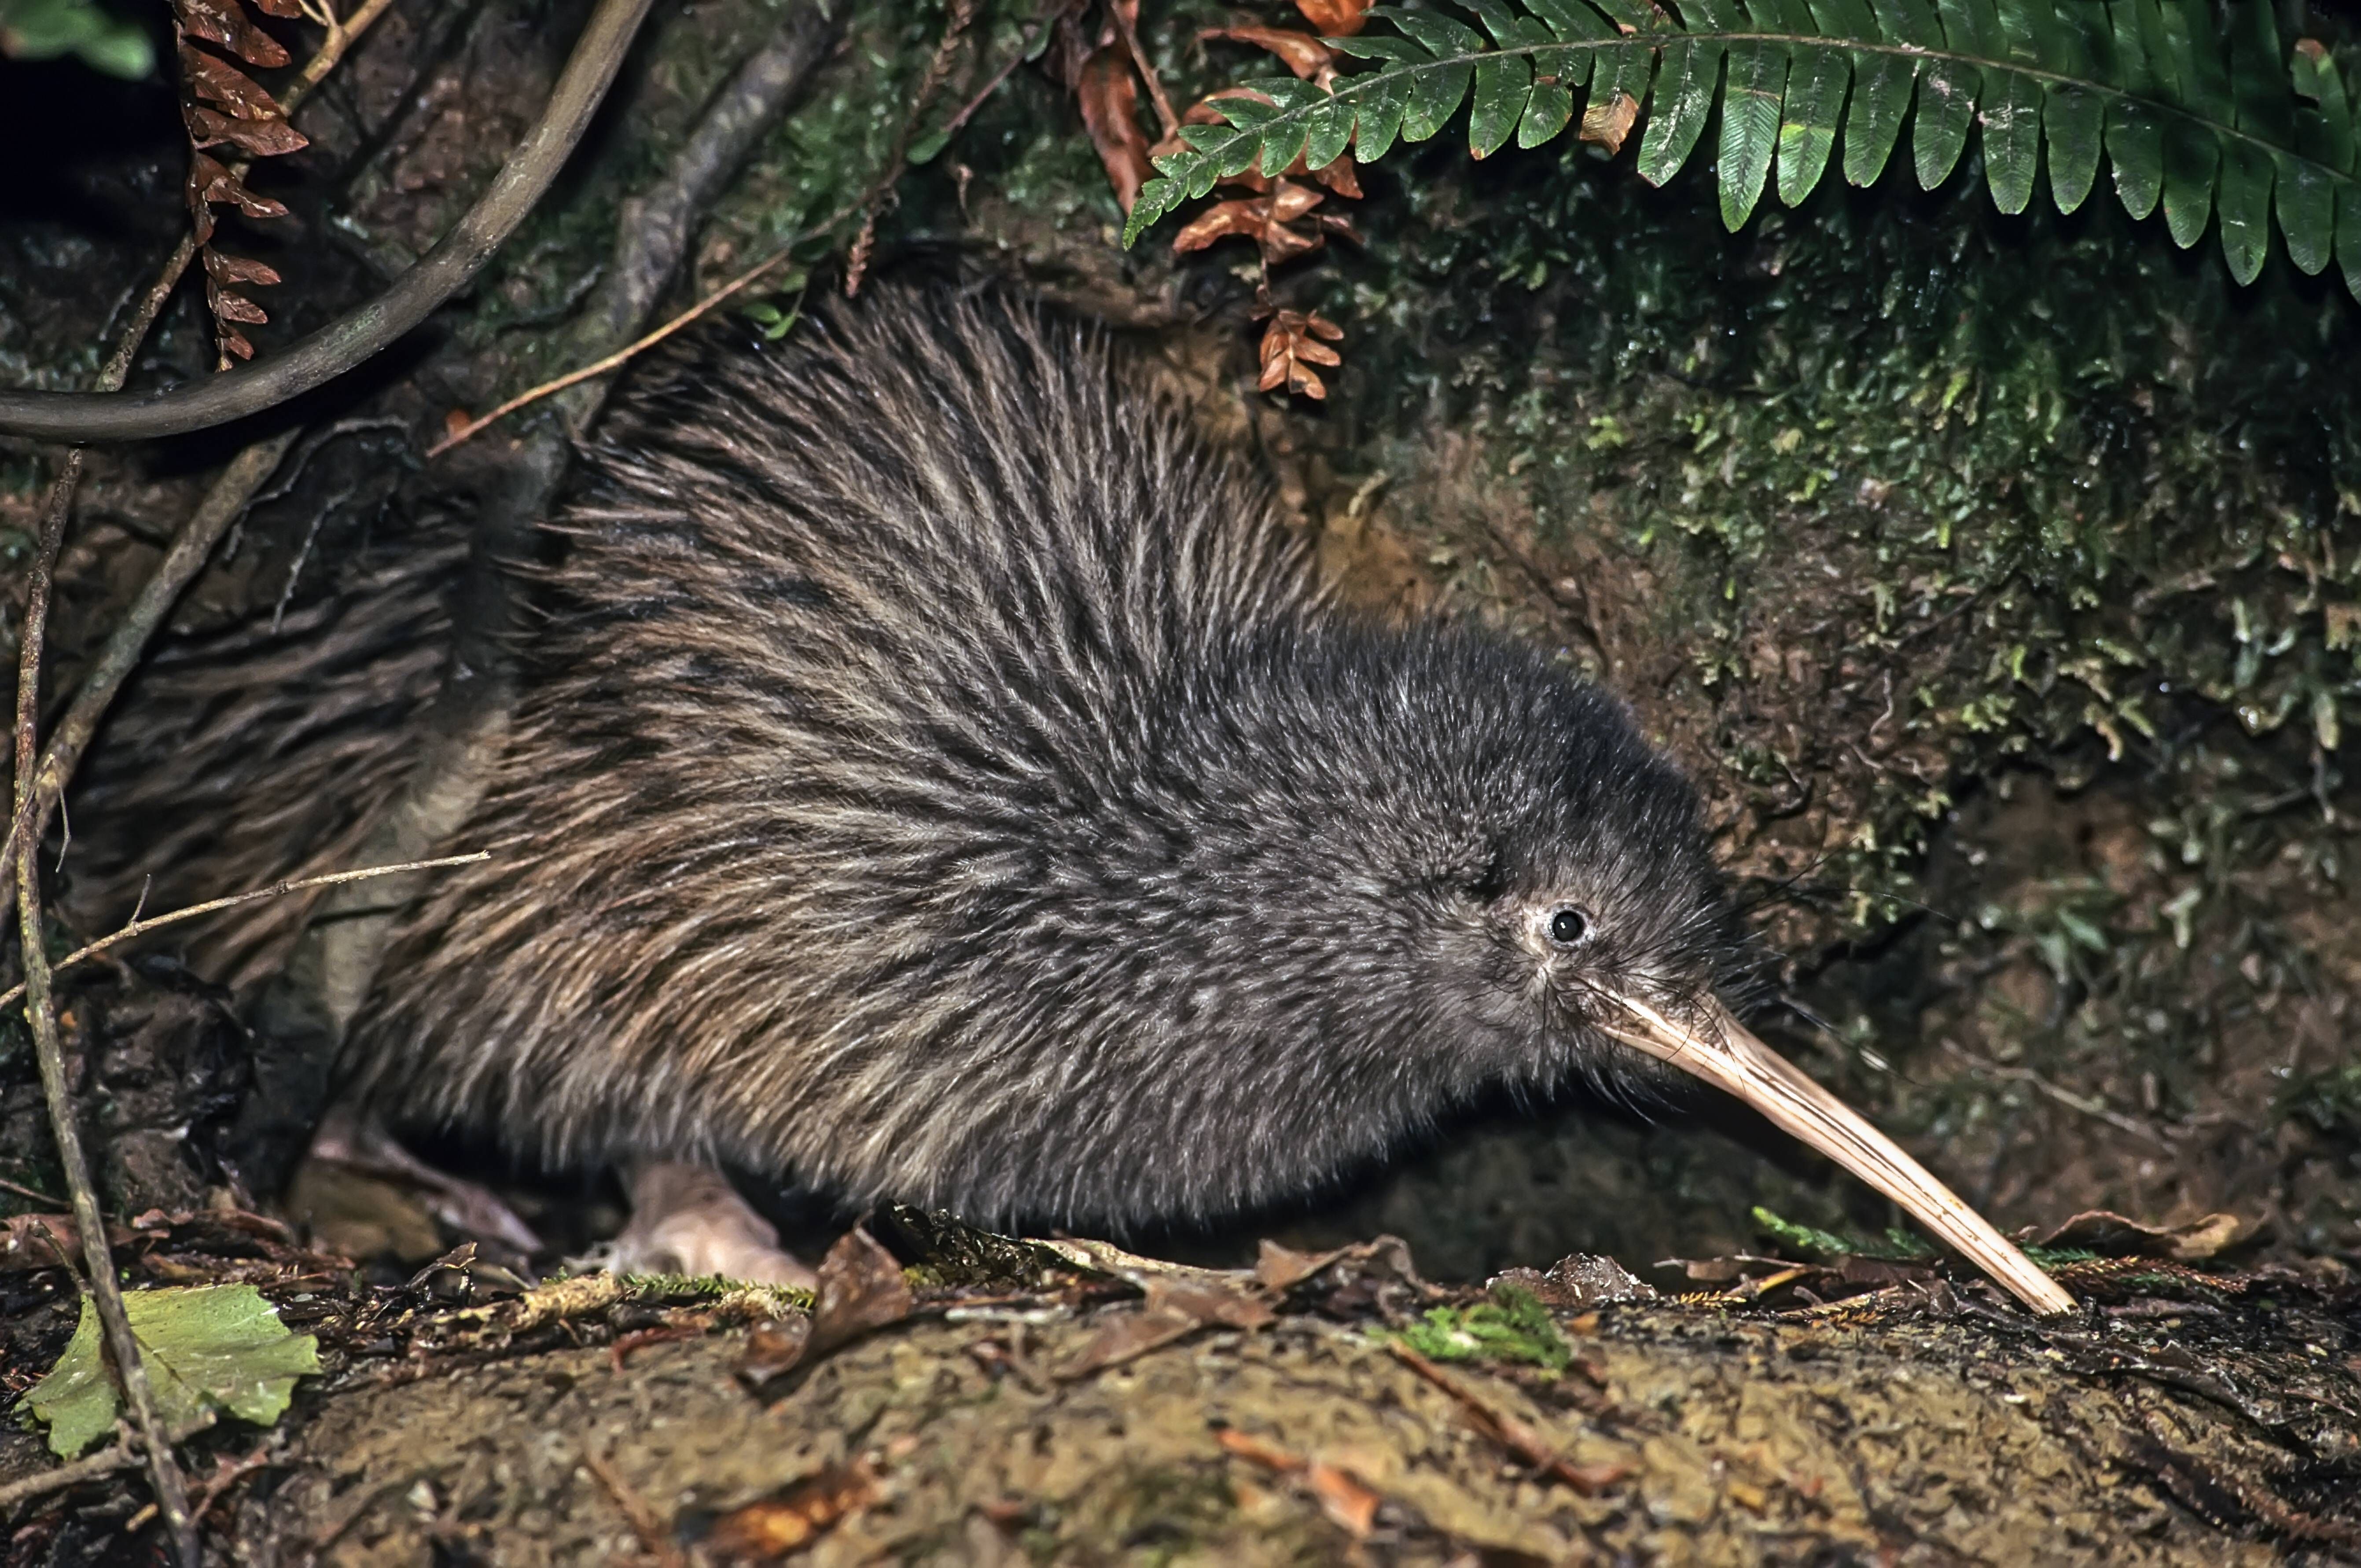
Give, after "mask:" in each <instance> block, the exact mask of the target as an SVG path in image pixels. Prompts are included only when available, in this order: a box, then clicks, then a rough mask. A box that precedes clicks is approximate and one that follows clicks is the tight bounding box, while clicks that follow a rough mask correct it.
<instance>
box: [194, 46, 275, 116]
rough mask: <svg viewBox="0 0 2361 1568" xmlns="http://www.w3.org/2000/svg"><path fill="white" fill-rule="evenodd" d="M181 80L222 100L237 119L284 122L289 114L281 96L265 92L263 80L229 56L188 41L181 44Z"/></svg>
mask: <svg viewBox="0 0 2361 1568" xmlns="http://www.w3.org/2000/svg"><path fill="white" fill-rule="evenodd" d="M181 81H182V82H184V83H185V84H186V85H187V87H188V89H189V91H191V92H192V93H195V94H196V95H197V96H198V97H200V98H203V100H204V101H205V102H207V103H208V104H220V105H221V106H222V107H223V108H224V109H225V110H227V111H228V112H229V113H230V114H231V115H235V116H236V117H237V118H238V119H241V120H279V121H282V122H283V121H284V120H285V119H286V118H287V112H286V111H285V110H284V109H281V108H280V106H279V100H278V99H276V98H273V97H272V96H271V95H270V94H269V93H267V92H265V91H264V90H263V87H262V83H260V82H257V81H256V80H255V79H254V78H253V77H251V76H248V75H247V73H246V72H245V71H240V70H239V69H238V68H237V67H236V66H234V65H232V64H230V63H229V62H228V61H227V60H219V59H216V58H214V56H212V55H210V54H207V53H206V52H205V51H204V50H203V49H191V48H190V47H189V46H188V45H187V44H182V45H181Z"/></svg>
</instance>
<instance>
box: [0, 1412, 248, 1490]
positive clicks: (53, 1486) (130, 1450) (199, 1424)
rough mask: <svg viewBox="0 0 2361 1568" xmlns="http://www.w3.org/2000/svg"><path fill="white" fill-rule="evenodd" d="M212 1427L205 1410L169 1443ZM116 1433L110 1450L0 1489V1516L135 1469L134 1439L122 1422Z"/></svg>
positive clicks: (136, 1450) (136, 1446) (210, 1414)
mask: <svg viewBox="0 0 2361 1568" xmlns="http://www.w3.org/2000/svg"><path fill="white" fill-rule="evenodd" d="M213 1424H214V1415H213V1412H212V1411H210V1410H208V1411H206V1412H205V1413H204V1415H203V1416H202V1417H200V1418H199V1419H198V1420H193V1421H191V1422H189V1423H188V1424H186V1425H185V1426H181V1427H179V1428H176V1429H175V1430H174V1431H173V1432H172V1441H173V1442H187V1441H188V1440H189V1439H190V1438H192V1437H194V1436H196V1435H197V1433H199V1432H201V1431H204V1430H205V1429H206V1428H207V1427H210V1426H212V1425H213ZM115 1431H116V1434H117V1436H116V1441H115V1446H114V1447H112V1448H103V1449H100V1450H99V1451H98V1452H97V1453H93V1454H92V1455H91V1456H90V1457H89V1458H87V1459H77V1460H74V1461H73V1462H72V1463H71V1464H58V1465H52V1466H51V1467H50V1468H49V1469H47V1470H42V1471H38V1472H36V1473H35V1474H33V1475H27V1476H26V1477H24V1478H23V1479H22V1480H19V1481H11V1482H8V1483H7V1484H6V1485H5V1486H0V1513H5V1512H7V1511H8V1510H9V1509H11V1508H15V1507H16V1505H17V1504H19V1503H28V1502H31V1501H32V1500H33V1499H34V1498H35V1497H48V1496H49V1494H50V1493H51V1492H62V1491H64V1490H65V1489H66V1488H67V1487H69V1486H81V1485H82V1483H83V1482H84V1481H95V1480H97V1479H98V1478H99V1477H100V1476H102V1475H114V1474H115V1472H116V1471H118V1470H129V1469H132V1468H134V1467H135V1466H137V1464H139V1461H140V1459H141V1458H142V1454H141V1453H140V1449H139V1443H138V1442H137V1439H135V1438H132V1437H131V1436H130V1435H129V1433H128V1432H127V1431H126V1429H125V1428H124V1427H123V1425H122V1423H121V1422H117V1423H116V1424H115Z"/></svg>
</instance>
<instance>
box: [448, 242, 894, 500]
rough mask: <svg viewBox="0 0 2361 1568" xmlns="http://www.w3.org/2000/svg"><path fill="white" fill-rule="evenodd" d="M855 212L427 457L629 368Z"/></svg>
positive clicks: (476, 422) (475, 423) (471, 426)
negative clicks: (592, 380)
mask: <svg viewBox="0 0 2361 1568" xmlns="http://www.w3.org/2000/svg"><path fill="white" fill-rule="evenodd" d="M855 210H856V209H854V208H853V207H851V206H846V207H844V208H841V209H840V210H839V211H838V212H836V213H834V214H830V215H829V218H828V220H827V221H826V222H825V223H823V224H821V225H818V227H815V228H811V229H807V230H806V231H805V232H804V233H802V234H799V235H797V236H796V237H795V238H793V239H791V240H789V241H788V242H787V243H786V244H785V246H783V247H780V248H779V249H778V250H776V251H774V252H773V253H772V254H771V256H770V258H768V259H767V260H763V261H761V262H757V263H756V264H755V265H753V266H752V267H750V268H748V269H746V270H745V271H743V272H741V273H740V274H738V276H737V277H735V278H732V279H731V280H730V281H729V282H727V283H724V284H723V285H721V287H719V289H716V290H715V291H713V292H711V293H710V294H708V295H706V296H705V298H703V299H701V300H699V301H697V303H695V304H693V305H691V306H689V307H688V309H686V310H685V311H683V312H681V313H680V314H678V315H676V316H675V317H673V318H672V320H670V321H668V322H666V323H664V325H662V326H660V327H658V328H656V329H655V330H654V331H653V332H652V333H649V334H646V335H645V336H643V337H639V338H634V339H633V340H632V341H631V342H630V343H627V344H625V345H623V346H622V347H620V348H619V349H617V350H615V352H614V353H612V354H609V355H608V356H605V357H603V358H600V359H594V360H592V361H591V362H590V363H589V364H588V365H585V366H582V367H580V368H578V369H574V370H568V371H567V372H566V374H565V375H563V376H560V377H558V378H556V379H555V380H553V381H544V382H543V383H542V384H541V385H540V386H538V387H534V388H533V389H531V390H529V391H522V392H519V393H518V394H517V395H516V396H515V397H513V398H511V399H510V400H508V401H507V402H504V403H502V404H501V405H500V407H498V408H496V409H494V410H493V411H491V412H489V413H488V414H485V415H483V416H481V417H480V418H477V419H471V420H469V421H468V422H467V423H465V424H463V425H461V426H459V427H458V428H457V429H456V430H454V431H452V432H451V433H450V434H448V435H446V436H445V437H444V438H443V439H442V440H440V441H438V442H436V443H435V444H434V445H432V446H430V447H428V448H427V449H426V455H427V456H429V457H440V456H442V455H443V454H445V452H448V451H450V450H451V448H453V447H454V446H456V445H458V444H460V443H461V442H463V441H466V440H468V439H470V438H471V437H473V436H474V435H476V434H477V433H478V432H480V431H481V430H483V429H484V427H485V426H487V425H489V424H491V423H493V422H496V421H499V420H503V419H506V418H508V416H509V415H511V414H512V413H514V412H516V411H517V410H519V409H521V408H523V407H525V406H527V405H528V404H532V403H537V402H539V401H541V400H542V399H544V398H546V397H548V396H550V395H551V394H552V393H555V392H562V391H564V390H566V388H568V387H571V386H575V385H577V384H579V383H581V382H584V381H588V380H589V379H590V378H592V377H594V376H603V375H605V374H606V373H607V372H608V371H609V370H612V369H614V368H616V367H618V366H620V365H623V364H626V363H628V362H629V361H631V359H633V358H636V357H637V356H640V355H642V354H644V353H646V352H647V351H648V350H649V349H651V348H653V347H654V346H655V345H657V344H659V343H662V342H663V341H664V339H665V338H668V337H670V336H671V335H672V334H675V333H676V332H678V331H679V330H680V329H681V328H683V327H685V326H686V325H688V324H689V323H692V322H694V321H696V320H697V318H698V317H699V316H702V315H704V314H706V313H708V312H709V311H711V310H712V309H713V308H714V307H715V306H716V305H719V304H720V303H722V302H724V301H726V300H728V299H729V298H730V296H731V295H732V294H735V293H737V292H738V291H740V290H741V289H744V288H747V287H749V286H750V285H752V284H754V283H757V282H760V281H761V280H762V279H763V276H764V275H765V274H766V273H769V272H771V271H774V270H775V269H777V268H779V267H780V266H782V265H784V264H785V262H786V260H787V259H788V258H790V257H791V256H793V255H794V254H795V247H796V246H798V245H801V244H802V243H803V242H804V241H806V240H807V239H809V238H811V237H812V236H815V235H820V234H825V233H827V232H828V231H829V229H830V228H833V227H834V226H835V225H838V224H840V223H841V222H843V221H844V219H845V218H847V217H849V216H851V214H852V213H853V212H854V211H855Z"/></svg>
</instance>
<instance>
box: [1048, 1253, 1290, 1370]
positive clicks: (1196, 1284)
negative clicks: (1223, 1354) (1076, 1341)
mask: <svg viewBox="0 0 2361 1568" xmlns="http://www.w3.org/2000/svg"><path fill="white" fill-rule="evenodd" d="M1141 1288H1143V1289H1144V1290H1145V1291H1146V1292H1147V1296H1148V1299H1147V1300H1146V1301H1144V1302H1142V1303H1141V1304H1140V1306H1139V1307H1138V1308H1137V1310H1129V1311H1118V1312H1115V1313H1111V1314H1109V1316H1108V1318H1107V1319H1106V1321H1105V1323H1104V1326H1103V1327H1101V1328H1100V1330H1099V1332H1097V1333H1096V1334H1095V1335H1093V1337H1092V1338H1091V1340H1090V1342H1089V1343H1086V1344H1084V1345H1083V1346H1082V1349H1081V1350H1080V1351H1078V1352H1076V1353H1075V1354H1074V1355H1073V1357H1072V1358H1071V1360H1069V1361H1068V1362H1067V1363H1066V1364H1065V1365H1063V1366H1060V1368H1059V1369H1058V1372H1057V1376H1058V1377H1059V1379H1060V1381H1064V1382H1071V1381H1072V1380H1073V1379H1075V1378H1078V1377H1087V1376H1090V1375H1091V1374H1092V1373H1093V1372H1100V1371H1104V1369H1105V1368H1107V1367H1110V1366H1115V1365H1120V1364H1121V1363H1123V1362H1126V1361H1129V1360H1131V1359H1132V1358H1133V1357H1135V1356H1139V1355H1145V1354H1148V1352H1149V1351H1151V1350H1155V1349H1157V1348H1158V1347H1159V1346H1162V1345H1167V1344H1170V1343H1172V1342H1173V1341H1174V1340H1177V1339H1180V1338H1182V1337H1183V1336H1185V1335H1188V1334H1192V1333H1194V1332H1197V1331H1198V1330H1199V1329H1202V1328H1208V1327H1211V1326H1213V1325H1215V1324H1219V1325H1221V1326H1223V1327H1225V1328H1234V1329H1258V1328H1261V1327H1262V1326H1263V1325H1264V1324H1266V1323H1268V1322H1269V1321H1271V1320H1272V1319H1273V1318H1275V1317H1277V1316H1278V1313H1277V1312H1276V1311H1275V1310H1273V1308H1272V1307H1271V1304H1270V1302H1269V1300H1268V1299H1267V1298H1265V1297H1264V1296H1263V1295H1261V1294H1260V1292H1258V1291H1257V1290H1252V1289H1248V1288H1246V1287H1245V1286H1244V1285H1243V1284H1242V1283H1240V1282H1237V1281H1235V1280H1231V1279H1228V1278H1225V1277H1223V1276H1220V1275H1216V1274H1213V1273H1212V1272H1211V1271H1208V1270H1191V1271H1189V1273H1187V1274H1151V1275H1148V1276H1147V1277H1146V1278H1145V1283H1144V1284H1143V1285H1142V1287H1141Z"/></svg>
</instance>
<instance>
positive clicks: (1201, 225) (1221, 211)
mask: <svg viewBox="0 0 2361 1568" xmlns="http://www.w3.org/2000/svg"><path fill="white" fill-rule="evenodd" d="M1269 222H1270V208H1269V205H1268V203H1267V202H1265V201H1263V200H1261V199H1258V198H1255V199H1249V198H1243V197H1242V198H1240V199H1238V200H1236V201H1231V202H1216V203H1213V205H1212V206H1210V207H1208V208H1206V209H1205V210H1204V211H1203V212H1202V213H1200V214H1197V215H1196V216H1195V217H1194V218H1191V220H1190V221H1189V222H1188V223H1186V224H1184V225H1181V229H1180V233H1179V234H1177V235H1174V236H1172V248H1173V250H1174V251H1175V252H1179V253H1183V254H1185V253H1187V252H1189V251H1191V250H1202V249H1204V248H1205V247H1207V246H1209V245H1211V244H1213V242H1214V241H1215V240H1217V239H1221V238H1223V237H1224V236H1228V235H1234V234H1242V235H1245V236H1248V237H1249V238H1253V239H1260V238H1261V237H1262V231H1263V227H1264V225H1267V224H1268V223H1269Z"/></svg>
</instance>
